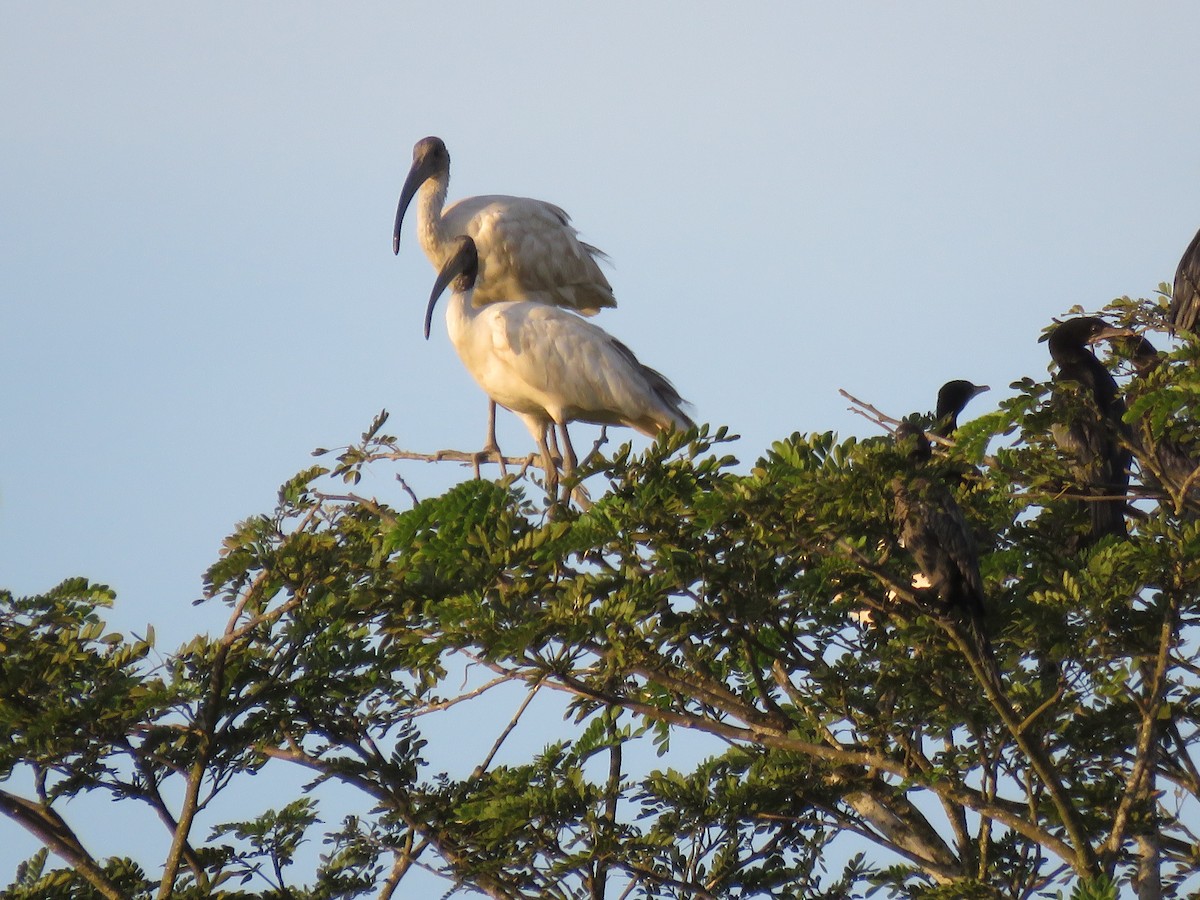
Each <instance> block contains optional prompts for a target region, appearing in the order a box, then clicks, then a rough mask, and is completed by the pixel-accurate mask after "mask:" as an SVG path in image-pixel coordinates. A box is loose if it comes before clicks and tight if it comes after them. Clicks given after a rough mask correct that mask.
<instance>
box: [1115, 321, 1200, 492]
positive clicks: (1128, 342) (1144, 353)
mask: <svg viewBox="0 0 1200 900" xmlns="http://www.w3.org/2000/svg"><path fill="white" fill-rule="evenodd" d="M1122 343H1123V345H1124V347H1123V349H1124V351H1125V353H1126V355H1128V357H1129V361H1130V362H1131V363H1132V364H1133V369H1134V372H1135V373H1136V375H1137V378H1138V379H1146V378H1149V377H1150V374H1151V373H1152V372H1153V371H1154V370H1155V369H1157V368H1158V365H1159V363H1160V362H1161V361H1162V359H1161V357H1160V356H1159V353H1158V351H1157V350H1156V349H1155V348H1154V345H1153V344H1151V343H1150V342H1149V341H1148V340H1146V338H1144V337H1143V336H1142V335H1140V334H1137V333H1135V332H1133V331H1129V332H1127V333H1126V336H1125V337H1124V338H1123V339H1122ZM1146 418H1147V417H1145V416H1143V417H1142V421H1141V422H1139V423H1138V426H1137V429H1136V433H1135V434H1134V438H1133V446H1134V453H1136V454H1137V458H1138V461H1139V462H1140V463H1141V467H1142V474H1143V477H1145V476H1146V475H1149V476H1150V477H1151V478H1152V479H1153V480H1155V481H1157V482H1159V483H1160V484H1161V486H1162V487H1163V489H1164V490H1165V491H1166V492H1167V493H1168V494H1170V495H1171V498H1172V499H1173V500H1174V501H1175V502H1176V503H1180V502H1181V501H1182V499H1183V498H1184V497H1186V498H1187V500H1189V501H1190V502H1192V503H1200V473H1198V472H1197V469H1200V460H1198V459H1196V458H1195V457H1194V456H1193V455H1192V454H1191V453H1188V451H1187V450H1186V449H1184V447H1183V446H1181V445H1180V444H1179V443H1177V442H1176V441H1173V440H1171V439H1170V438H1167V437H1159V438H1156V437H1154V435H1153V434H1152V433H1151V430H1150V427H1149V423H1148V422H1147V421H1146ZM1181 495H1183V496H1182V497H1181Z"/></svg>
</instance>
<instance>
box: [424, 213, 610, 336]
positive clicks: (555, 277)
mask: <svg viewBox="0 0 1200 900" xmlns="http://www.w3.org/2000/svg"><path fill="white" fill-rule="evenodd" d="M444 218H445V220H446V225H447V226H448V229H449V230H450V231H452V232H454V233H455V234H469V235H470V236H471V237H473V238H474V239H475V243H476V245H477V246H478V248H479V257H480V268H479V280H478V282H477V284H476V288H475V302H476V303H495V302H500V301H505V300H535V301H537V302H539V303H549V304H551V305H553V306H561V307H564V308H566V309H573V310H575V311H577V312H581V313H583V314H585V315H592V314H594V313H596V312H599V311H600V310H601V309H604V308H606V307H612V306H616V305H617V301H616V299H615V298H614V297H613V292H612V286H611V285H610V284H609V283H608V279H607V278H606V277H605V276H604V273H603V272H602V271H601V270H600V266H599V265H598V262H597V260H599V259H603V258H604V255H603V254H602V253H601V252H600V251H599V250H597V249H596V248H595V247H593V246H592V245H590V244H586V243H584V242H583V241H581V240H579V235H578V232H577V231H576V230H575V229H574V228H573V227H571V225H570V218H569V217H568V216H567V214H566V213H565V212H563V211H562V210H561V209H559V208H558V207H557V206H554V205H553V204H551V203H545V202H543V201H541V200H531V199H529V198H527V197H508V196H502V195H487V196H482V197H469V198H467V199H466V200H462V201H460V202H458V203H456V204H454V205H453V206H452V207H450V208H449V209H448V210H447V211H446V213H445V216H444Z"/></svg>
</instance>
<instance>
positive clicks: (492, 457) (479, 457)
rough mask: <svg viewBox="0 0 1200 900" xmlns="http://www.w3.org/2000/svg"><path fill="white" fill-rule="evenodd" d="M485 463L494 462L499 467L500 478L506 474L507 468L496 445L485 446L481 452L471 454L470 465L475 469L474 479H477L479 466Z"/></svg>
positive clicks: (502, 455)
mask: <svg viewBox="0 0 1200 900" xmlns="http://www.w3.org/2000/svg"><path fill="white" fill-rule="evenodd" d="M485 462H494V463H496V465H498V466H499V467H500V475H501V477H503V476H505V475H507V474H508V466H506V465H505V464H504V454H503V453H501V452H500V447H499V446H498V445H497V444H496V443H494V442H493V443H490V444H485V445H484V447H483V449H482V450H477V451H476V452H475V453H472V454H471V465H472V466H473V467H474V469H475V477H476V478H478V477H479V466H480V465H481V464H482V463H485Z"/></svg>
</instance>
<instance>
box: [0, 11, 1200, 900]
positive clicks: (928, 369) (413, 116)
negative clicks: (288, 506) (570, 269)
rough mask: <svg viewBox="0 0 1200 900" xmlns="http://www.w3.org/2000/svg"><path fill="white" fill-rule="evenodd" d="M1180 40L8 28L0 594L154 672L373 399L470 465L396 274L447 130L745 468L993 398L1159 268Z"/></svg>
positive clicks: (990, 18)
mask: <svg viewBox="0 0 1200 900" xmlns="http://www.w3.org/2000/svg"><path fill="white" fill-rule="evenodd" d="M1197 33H1200V7H1197V6H1195V5H1192V4H1185V3H1169V4H1168V3H1158V4H1141V5H1138V6H1136V7H1135V6H1134V5H1133V4H1117V3H1086V4H1085V3H1061V4H1043V3H1011V2H1006V3H971V4H966V3H919V4H891V3H886V4H885V3H861V4H853V5H852V4H806V3H793V4H786V5H785V4H776V5H773V6H765V5H764V6H748V5H745V4H742V5H740V6H736V5H734V4H729V3H707V2H706V3H669V4H668V3H661V4H645V3H607V4H589V5H584V4H562V3H548V2H547V3H539V4H530V3H527V4H522V5H520V6H519V7H518V6H515V5H513V4H494V3H454V4H445V3H440V4H435V3H427V4H421V5H419V6H418V5H417V4H396V3H378V4H339V5H337V6H336V7H335V6H331V5H319V4H312V3H290V4H286V5H285V4H278V3H275V4H269V3H264V4H254V5H250V4H242V3H207V4H197V5H192V6H189V7H182V6H178V5H165V4H158V3H140V4H133V3H126V4H120V5H104V6H101V5H99V4H76V5H70V6H66V5H53V4H16V3H9V4H5V5H4V7H3V8H2V9H0V112H2V114H3V128H2V129H0V163H2V164H0V211H2V212H0V285H2V291H3V300H2V303H0V340H2V341H3V353H2V354H0V379H2V383H3V385H4V390H3V392H2V394H0V585H3V586H4V587H7V588H10V589H12V590H14V591H16V592H18V593H29V592H35V591H41V590H44V589H46V588H49V587H50V586H52V585H53V584H55V583H57V582H58V581H59V580H61V579H62V578H64V577H66V576H70V575H87V576H89V577H91V578H93V579H96V580H99V581H102V582H106V583H109V584H111V585H113V586H114V587H115V588H116V589H117V590H118V591H119V594H120V600H119V603H118V607H117V608H116V610H115V611H114V612H113V613H112V615H111V617H110V621H111V622H112V623H113V624H114V625H115V626H117V627H119V628H123V629H141V628H142V627H143V626H144V625H145V623H146V622H153V623H154V625H155V626H156V628H157V630H158V634H159V643H160V646H161V647H162V649H164V650H169V649H171V648H172V647H174V646H176V645H177V644H178V643H179V642H180V641H182V640H183V639H185V638H186V637H187V636H189V635H190V634H192V633H194V632H195V631H196V630H198V629H203V628H214V627H217V623H218V621H219V620H220V619H221V618H223V611H222V610H218V609H215V608H214V609H211V610H210V609H208V608H196V607H193V606H192V605H191V601H192V600H194V599H196V598H197V597H198V596H199V595H200V578H201V574H202V572H203V570H204V568H205V567H206V566H207V565H208V564H209V563H210V562H211V561H213V559H215V557H216V553H217V550H218V548H219V545H220V540H221V538H222V537H223V536H224V535H225V534H226V533H227V532H228V531H229V530H230V528H231V527H232V526H233V525H234V523H235V522H236V521H237V520H239V519H241V518H243V517H245V516H247V515H249V514H252V513H255V512H260V511H264V510H266V509H268V508H270V506H271V505H272V504H273V503H274V499H275V490H276V487H277V486H278V484H279V483H280V482H281V481H283V480H284V479H285V478H287V477H288V476H290V475H291V474H292V473H294V472H295V471H296V470H298V469H300V468H301V467H303V466H305V465H307V464H308V463H309V462H310V458H309V456H308V453H309V451H310V450H311V449H312V448H314V447H316V446H335V445H338V444H345V443H347V442H348V441H351V440H353V439H354V438H355V437H356V436H357V435H358V433H359V432H360V431H361V430H362V429H363V428H365V427H366V426H367V424H368V423H369V422H370V420H371V418H372V416H373V415H374V414H375V413H376V412H377V411H378V410H379V409H381V408H383V407H386V408H387V409H388V410H390V411H391V413H392V420H391V422H390V428H389V430H390V431H391V432H392V433H394V434H398V435H399V436H400V437H401V443H402V444H403V445H404V446H407V447H409V448H411V449H415V450H434V449H438V448H442V447H456V448H461V449H474V448H475V447H477V446H478V445H479V444H480V442H481V440H482V436H483V424H484V409H485V405H484V401H483V397H482V395H481V394H480V392H479V390H478V388H477V387H476V386H475V385H474V383H473V382H472V381H471V380H470V378H469V376H467V374H466V373H465V372H464V371H463V370H462V368H461V366H460V364H459V362H458V359H457V357H456V356H455V354H454V353H453V351H452V349H451V347H450V346H449V343H448V341H447V339H446V336H445V330H444V326H442V324H441V321H440V316H439V317H438V319H437V320H435V328H434V331H433V335H432V339H431V340H430V341H429V342H428V343H427V342H425V341H424V340H423V339H422V336H421V319H422V314H423V311H424V306H425V299H426V297H427V296H428V292H429V288H430V286H431V284H432V279H433V271H432V269H431V268H430V267H429V264H428V262H427V261H426V260H425V258H424V256H423V254H422V253H421V252H420V249H419V247H418V246H417V244H416V241H415V236H414V234H413V232H412V231H411V230H406V234H405V239H404V242H403V245H402V248H401V254H400V257H399V258H398V259H397V258H395V257H393V256H392V253H391V247H390V241H391V225H392V216H393V214H394V211H395V202H396V197H397V194H398V192H399V188H400V184H401V182H402V181H403V178H404V174H405V172H406V171H407V168H408V164H409V160H410V153H411V147H412V144H413V143H414V142H415V141H416V140H417V139H419V138H421V137H423V136H425V135H427V134H436V135H439V136H441V137H442V138H443V139H445V141H446V143H447V145H448V147H449V150H450V153H451V156H452V167H451V174H452V179H451V187H450V197H451V199H454V198H456V197H461V196H466V195H470V194H476V193H512V194H524V195H529V196H535V197H539V198H542V199H546V200H551V201H553V202H555V203H558V204H559V205H561V206H563V207H564V208H566V209H567V210H568V211H569V212H570V213H571V214H572V215H573V217H574V219H575V224H576V225H577V226H578V227H579V228H580V230H581V231H582V233H583V236H584V238H585V239H586V240H588V241H590V242H592V243H594V244H596V245H597V246H599V247H601V248H603V249H604V250H605V251H607V252H608V254H609V255H610V256H611V258H612V260H613V263H614V266H613V268H612V269H611V270H610V271H609V275H610V280H611V281H612V284H613V287H614V290H615V292H616V295H617V298H618V301H619V303H620V308H619V309H618V310H615V311H611V312H606V313H604V314H603V315H602V316H600V317H599V318H598V319H597V320H596V321H597V323H598V324H600V325H602V326H603V327H605V328H607V329H609V330H610V331H612V332H613V333H614V334H616V335H617V336H619V337H620V338H621V339H622V340H624V341H625V342H626V343H628V344H629V345H630V346H631V347H632V348H633V349H634V350H635V351H636V352H637V353H638V354H639V355H640V356H641V357H642V359H643V361H645V362H647V363H648V364H649V365H652V366H654V367H655V368H658V369H661V370H662V371H663V372H664V373H666V374H667V375H668V376H669V377H671V378H672V379H673V380H674V381H675V383H676V385H677V386H678V387H679V389H680V391H681V393H682V394H683V395H684V396H685V397H687V398H688V399H689V400H691V401H692V402H693V404H694V407H695V410H694V411H695V414H696V418H697V419H698V420H701V421H709V422H713V423H719V424H727V425H729V426H730V427H731V428H732V429H733V430H734V431H737V432H739V433H740V434H742V435H743V436H744V439H743V441H742V443H741V444H740V445H739V446H738V448H737V450H736V452H737V453H738V455H739V456H740V457H741V459H742V460H743V462H745V463H747V464H749V463H750V462H752V461H753V460H754V458H755V457H756V456H757V455H758V454H759V453H761V452H762V450H763V449H764V448H765V447H767V446H768V445H769V444H770V442H771V441H773V440H776V439H778V438H781V437H784V436H786V435H787V434H789V433H791V432H792V431H794V430H800V431H823V430H826V429H835V430H838V431H840V432H841V433H843V434H849V433H859V434H867V433H870V430H869V429H870V426H869V425H868V424H867V423H866V422H865V421H863V420H862V419H860V418H858V417H855V416H853V415H851V414H849V413H848V412H847V411H846V410H845V406H846V404H845V402H844V400H843V399H842V398H841V397H839V396H838V393H837V389H838V388H839V387H844V388H846V389H848V390H851V391H852V392H854V393H855V394H857V395H859V396H861V397H863V398H865V399H869V400H871V401H872V402H874V403H875V404H876V405H878V406H880V407H881V408H883V409H886V410H889V411H891V412H894V413H897V414H902V413H904V412H907V411H910V410H914V409H928V408H929V407H930V406H931V405H932V403H933V396H934V393H935V391H936V389H937V387H938V386H939V385H940V384H941V383H942V382H943V381H945V380H947V379H949V378H955V377H963V378H969V379H971V380H973V381H977V382H986V383H989V384H991V385H992V386H993V388H994V390H993V393H992V394H989V395H985V397H984V398H982V401H977V407H975V409H977V410H982V409H986V408H989V406H990V405H992V404H994V403H995V402H996V401H997V400H998V399H1000V398H1002V397H1003V396H1005V393H1006V391H1005V388H1006V386H1007V385H1008V383H1009V382H1010V381H1012V380H1014V379H1017V378H1020V377H1022V376H1025V375H1032V376H1035V377H1040V376H1042V375H1043V374H1044V373H1045V369H1046V363H1047V358H1046V353H1045V346H1044V345H1038V344H1037V342H1036V339H1037V336H1038V333H1039V330H1040V329H1041V327H1042V326H1043V325H1045V324H1046V323H1047V322H1048V321H1049V319H1050V317H1051V316H1053V315H1055V314H1057V313H1060V312H1062V311H1063V310H1065V309H1066V308H1068V307H1070V306H1071V305H1073V304H1076V303H1080V304H1083V305H1084V306H1086V307H1097V306H1100V305H1102V304H1103V303H1105V302H1106V301H1107V300H1108V299H1110V298H1111V297H1113V296H1118V295H1121V294H1125V293H1129V294H1132V295H1142V296H1146V295H1149V294H1150V293H1151V292H1152V291H1153V290H1154V288H1155V287H1156V286H1157V284H1158V283H1159V282H1160V281H1162V280H1166V279H1169V278H1170V277H1171V275H1172V274H1173V272H1174V268H1175V263H1176V261H1177V260H1178V257H1179V255H1180V253H1181V252H1182V250H1183V248H1184V247H1185V246H1186V245H1187V243H1188V241H1189V240H1190V238H1191V236H1192V234H1193V233H1194V232H1195V230H1196V228H1197V226H1198V225H1200V115H1197V112H1196V108H1197V104H1196V97H1197V89H1198V88H1200V56H1198V55H1197V54H1196V52H1195V51H1194V47H1193V40H1192V38H1193V37H1194V35H1196V34H1197ZM579 432H580V434H579V437H577V441H576V442H577V445H579V446H585V445H586V444H587V443H588V442H589V438H588V436H587V435H588V431H587V429H579ZM616 436H618V437H620V435H619V434H618V435H616ZM500 438H501V444H502V446H504V447H505V449H506V450H507V451H508V452H511V453H519V452H525V451H526V450H528V449H530V440H529V438H528V435H527V434H526V433H525V431H524V429H523V428H522V427H521V426H520V424H519V423H517V422H516V421H515V420H514V419H512V417H507V418H506V419H505V420H504V421H502V423H501V430H500ZM404 473H405V477H406V478H407V479H408V480H409V481H410V483H412V484H413V486H414V488H416V490H417V491H418V492H419V493H422V494H424V495H428V494H430V493H432V492H435V491H437V490H440V489H441V488H442V487H444V486H445V485H447V484H450V483H452V482H453V481H455V480H458V479H459V478H462V477H466V476H465V473H464V472H463V471H462V470H459V469H457V468H454V467H451V466H442V467H440V468H436V469H435V468H433V467H426V466H422V465H419V464H413V466H411V467H409V468H406V469H405V470H404ZM363 488H364V489H365V490H367V491H371V490H380V491H387V490H391V486H390V484H388V482H387V481H386V479H382V480H381V481H380V482H379V484H377V485H372V484H369V483H368V484H365V485H363ZM13 831H14V829H13V827H12V826H11V825H9V824H7V823H6V822H0V878H2V879H6V878H7V875H8V873H9V872H10V871H11V868H12V863H13V862H14V861H15V859H16V858H18V856H17V854H18V853H23V852H24V851H25V850H27V849H31V848H32V846H33V845H32V843H28V844H27V845H22V842H21V840H20V839H17V840H15V841H14V843H13V845H12V846H14V847H16V848H17V849H16V850H10V849H9V846H6V845H8V838H9V837H10V836H14V835H13V834H12V833H13ZM101 849H102V848H101Z"/></svg>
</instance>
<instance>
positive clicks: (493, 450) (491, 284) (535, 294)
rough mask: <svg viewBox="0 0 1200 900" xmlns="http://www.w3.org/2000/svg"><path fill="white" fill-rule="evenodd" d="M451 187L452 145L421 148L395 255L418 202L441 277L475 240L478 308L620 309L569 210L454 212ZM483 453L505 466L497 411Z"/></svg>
mask: <svg viewBox="0 0 1200 900" xmlns="http://www.w3.org/2000/svg"><path fill="white" fill-rule="evenodd" d="M449 184H450V154H449V153H448V152H447V150H446V145H445V143H443V142H442V139H441V138H437V137H427V138H423V139H421V140H419V141H417V143H416V145H415V146H414V147H413V162H412V168H410V169H409V170H408V177H407V178H405V180H404V187H403V188H401V190H400V203H399V205H398V206H397V208H396V228H395V231H394V232H393V234H392V251H393V252H394V253H399V252H400V225H401V223H402V222H403V221H404V213H405V212H406V211H407V209H408V206H409V204H410V203H411V202H412V200H413V197H414V196H415V197H417V198H418V202H417V237H418V240H419V241H420V243H421V249H422V250H424V251H425V255H426V256H427V257H429V261H430V262H432V263H433V266H434V268H435V269H438V270H439V271H440V270H441V269H442V268H443V267H444V266H445V265H446V263H447V262H448V261H449V259H450V257H451V256H452V255H453V254H454V252H455V250H456V249H457V244H456V242H455V239H456V238H457V237H458V236H459V235H467V236H469V237H471V238H473V239H474V240H475V246H476V249H477V251H478V253H479V272H478V276H477V278H476V281H475V303H476V304H484V303H495V302H497V301H511V300H530V301H535V302H538V303H547V304H550V305H551V306H561V307H563V308H565V309H572V310H575V311H576V312H579V313H582V314H583V315H585V316H591V315H595V314H596V313H597V312H599V311H600V310H601V309H604V308H605V307H612V306H616V305H617V301H616V300H615V299H614V298H613V292H612V286H611V285H609V283H608V279H607V278H605V277H604V273H603V272H601V271H600V266H599V265H598V264H597V260H598V259H603V258H604V254H603V253H602V252H601V251H600V250H598V249H596V248H595V247H593V246H592V245H591V244H585V243H584V242H583V241H581V240H579V232H577V231H576V230H575V229H574V228H572V227H571V219H570V216H568V215H567V214H566V213H565V212H563V210H561V209H559V208H558V207H557V206H555V205H554V204H552V203H546V202H544V201H542V200H532V199H530V198H528V197H509V196H505V195H503V194H487V195H484V196H480V197H466V198H464V199H462V200H458V201H456V202H454V203H452V204H450V206H449V207H447V206H445V203H446V190H447V188H448V187H449ZM483 453H484V454H485V455H491V454H494V455H495V456H496V457H497V458H498V459H500V461H501V464H502V465H503V458H502V457H501V456H500V449H499V447H498V445H497V444H496V405H495V403H492V404H490V405H489V408H488V434H487V443H486V444H485V445H484V448H483Z"/></svg>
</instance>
